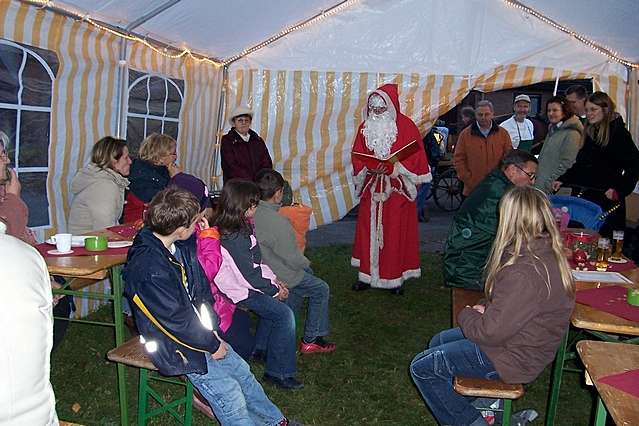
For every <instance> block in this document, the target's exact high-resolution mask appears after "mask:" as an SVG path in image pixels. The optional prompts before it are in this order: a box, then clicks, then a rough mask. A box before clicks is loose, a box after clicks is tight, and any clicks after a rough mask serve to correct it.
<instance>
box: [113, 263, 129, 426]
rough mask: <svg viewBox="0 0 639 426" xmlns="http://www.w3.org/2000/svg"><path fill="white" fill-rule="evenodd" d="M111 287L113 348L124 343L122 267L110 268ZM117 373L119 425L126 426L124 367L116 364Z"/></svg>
mask: <svg viewBox="0 0 639 426" xmlns="http://www.w3.org/2000/svg"><path fill="white" fill-rule="evenodd" d="M111 286H112V291H113V322H114V323H115V346H116V347H118V346H120V345H121V344H123V343H124V318H123V317H122V290H123V289H122V266H121V265H117V266H114V267H113V268H111ZM116 368H117V372H118V396H119V398H120V424H121V425H123V426H128V424H129V415H128V411H127V397H126V367H125V366H124V364H121V363H119V362H118V363H117V364H116Z"/></svg>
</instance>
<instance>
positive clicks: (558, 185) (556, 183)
mask: <svg viewBox="0 0 639 426" xmlns="http://www.w3.org/2000/svg"><path fill="white" fill-rule="evenodd" d="M561 185H563V182H559V181H558V180H556V181H554V182H553V183H552V192H557V191H559V188H561Z"/></svg>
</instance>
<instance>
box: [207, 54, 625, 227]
mask: <svg viewBox="0 0 639 426" xmlns="http://www.w3.org/2000/svg"><path fill="white" fill-rule="evenodd" d="M559 72H560V78H561V79H575V78H589V77H593V78H594V79H595V80H596V84H597V85H599V87H601V90H605V91H608V92H609V93H610V95H611V96H612V97H613V99H614V100H615V101H616V102H617V104H618V105H619V110H620V112H621V113H622V115H625V102H624V99H625V96H626V94H625V87H626V86H625V80H624V78H623V77H620V76H616V75H613V76H606V77H602V76H599V75H591V74H586V73H579V72H575V71H570V70H560V71H559ZM556 75H557V74H556V73H555V70H554V69H552V68H536V67H528V66H519V65H516V64H511V65H504V66H499V67H497V68H495V69H494V70H491V71H490V72H487V73H484V74H481V75H479V76H474V77H473V76H453V75H420V74H411V75H404V74H382V73H350V72H344V73H336V72H317V71H284V70H268V69H241V68H237V69H233V67H231V69H230V71H229V82H228V95H227V96H226V98H225V117H228V114H229V113H230V111H231V110H232V109H233V108H235V107H236V106H237V105H240V104H246V105H248V106H250V107H251V108H252V109H253V111H254V114H255V116H254V118H253V125H252V128H253V129H254V130H255V131H257V132H258V133H259V134H260V135H261V136H262V137H263V138H264V140H265V141H266V144H267V145H268V148H269V151H270V153H271V156H272V157H273V162H274V167H275V168H276V169H277V170H279V171H280V172H281V173H282V174H283V175H284V177H285V178H286V179H287V180H288V181H289V182H290V184H291V187H292V188H293V192H294V196H295V199H296V200H299V201H301V202H303V203H304V204H307V205H310V206H311V207H312V208H313V212H314V214H313V216H312V219H311V228H314V227H316V226H318V225H321V224H324V223H330V222H333V221H335V220H338V219H340V218H341V217H343V216H344V215H345V214H346V213H347V212H348V211H349V210H350V209H351V208H352V207H353V206H354V205H355V204H356V203H357V200H356V199H355V193H354V185H353V180H352V166H351V163H350V147H351V144H352V141H353V139H354V133H355V131H356V130H357V127H358V126H359V124H360V123H361V120H362V118H363V116H362V111H363V109H364V105H365V100H366V94H367V93H368V92H370V91H371V90H373V89H375V88H376V87H378V86H380V85H381V84H384V83H389V82H393V83H397V84H398V86H399V91H400V103H401V110H402V112H403V113H404V114H406V115H408V116H409V117H411V118H412V119H413V120H414V121H415V123H416V124H417V126H418V127H419V128H420V131H421V132H422V134H423V133H425V132H426V130H428V128H430V126H431V125H432V123H433V121H434V120H436V119H437V118H438V117H439V116H441V115H442V114H444V113H445V112H447V111H448V110H450V109H451V108H452V107H454V106H455V105H457V104H458V103H459V102H460V101H461V100H462V99H463V98H464V97H465V96H466V95H467V94H468V93H469V91H470V90H471V89H476V90H481V91H484V92H492V91H496V90H502V89H508V88H513V87H520V86H525V85H529V84H534V83H538V82H541V81H552V80H554V79H555V78H556ZM620 101H621V102H620ZM225 125H226V126H227V128H228V123H225ZM218 173H220V172H219V171H218Z"/></svg>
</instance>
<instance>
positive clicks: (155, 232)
mask: <svg viewBox="0 0 639 426" xmlns="http://www.w3.org/2000/svg"><path fill="white" fill-rule="evenodd" d="M200 219H201V214H200V204H199V202H198V200H197V199H196V198H195V197H194V196H193V195H192V194H191V193H189V192H187V191H185V190H182V189H178V188H174V187H171V188H167V189H165V190H163V191H161V192H159V193H158V194H157V195H156V196H155V197H153V199H152V200H151V202H150V204H149V206H148V210H147V213H146V217H145V226H144V228H143V229H142V230H141V231H140V232H139V233H138V235H137V236H136V237H135V240H134V242H133V246H132V247H131V249H130V250H129V253H128V260H127V264H126V266H125V268H124V280H125V282H126V288H125V294H126V296H127V298H128V299H129V301H130V302H131V306H132V307H133V314H134V315H135V320H136V323H137V326H138V329H139V331H140V334H141V335H140V339H141V340H142V341H143V342H144V347H145V349H146V351H147V353H148V355H149V357H150V358H151V360H152V361H153V364H154V365H155V366H156V367H157V368H158V370H159V371H160V373H161V374H163V375H165V376H179V375H183V374H185V375H186V376H187V377H188V379H189V380H190V381H191V383H193V385H194V386H195V387H196V388H197V389H198V390H199V391H200V393H201V394H202V396H204V398H206V400H207V401H208V403H209V405H210V406H211V408H212V409H213V412H214V413H215V416H216V417H217V419H218V420H219V422H220V423H221V424H222V425H237V424H251V425H252V424H259V425H282V426H284V425H288V424H289V423H288V420H287V419H286V418H285V417H284V416H283V415H282V413H281V411H280V410H279V409H278V408H277V407H276V406H275V405H274V404H273V403H272V402H271V401H270V400H269V399H268V397H267V396H266V394H265V393H264V390H263V389H262V386H260V384H259V383H258V382H257V380H255V376H253V374H252V373H251V371H250V369H249V366H248V364H246V362H245V361H244V360H242V359H241V358H240V357H239V356H238V355H237V354H236V353H235V352H234V351H233V349H232V348H231V347H230V346H229V345H227V344H226V343H225V342H224V341H222V340H221V339H220V338H219V337H218V335H217V332H216V329H217V323H218V321H217V317H216V315H215V313H214V311H213V309H212V308H211V306H212V297H211V292H210V290H209V286H208V283H207V280H206V276H205V275H204V272H203V271H202V268H201V267H200V265H199V263H198V261H197V257H196V253H195V238H192V235H193V231H194V228H195V225H196V223H197V222H198V221H199V220H200Z"/></svg>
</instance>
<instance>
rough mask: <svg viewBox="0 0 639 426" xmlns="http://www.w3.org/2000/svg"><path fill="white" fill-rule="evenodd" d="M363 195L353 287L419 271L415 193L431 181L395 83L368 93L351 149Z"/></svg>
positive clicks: (383, 283)
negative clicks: (363, 112) (362, 117)
mask: <svg viewBox="0 0 639 426" xmlns="http://www.w3.org/2000/svg"><path fill="white" fill-rule="evenodd" d="M351 160H352V162H353V173H354V175H355V186H356V190H357V195H358V196H359V197H360V203H359V213H358V217H357V228H356V231H355V243H354V245H353V257H352V259H351V264H352V265H353V266H355V267H357V268H359V276H358V282H357V283H355V285H353V290H365V289H367V288H370V287H371V286H372V287H375V288H384V289H391V290H394V292H395V293H397V294H401V293H402V290H401V286H402V283H403V282H404V281H405V280H407V279H409V278H416V277H419V276H420V275H421V269H420V267H419V234H418V226H417V209H416V205H415V197H416V195H417V186H418V185H420V184H423V183H426V182H430V181H431V175H430V172H429V168H428V161H427V159H426V153H425V151H424V146H423V144H422V139H421V136H420V134H419V130H418V129H417V126H415V123H413V121H412V120H411V119H410V118H408V117H407V116H405V115H404V114H402V113H401V112H400V110H399V97H398V94H397V85H395V84H385V85H383V86H381V87H380V88H378V89H377V90H375V91H373V92H372V93H370V94H369V95H368V103H367V108H366V116H365V120H364V122H363V123H362V124H361V125H360V126H359V129H358V130H357V136H356V137H355V141H354V142H353V149H352V151H351Z"/></svg>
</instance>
